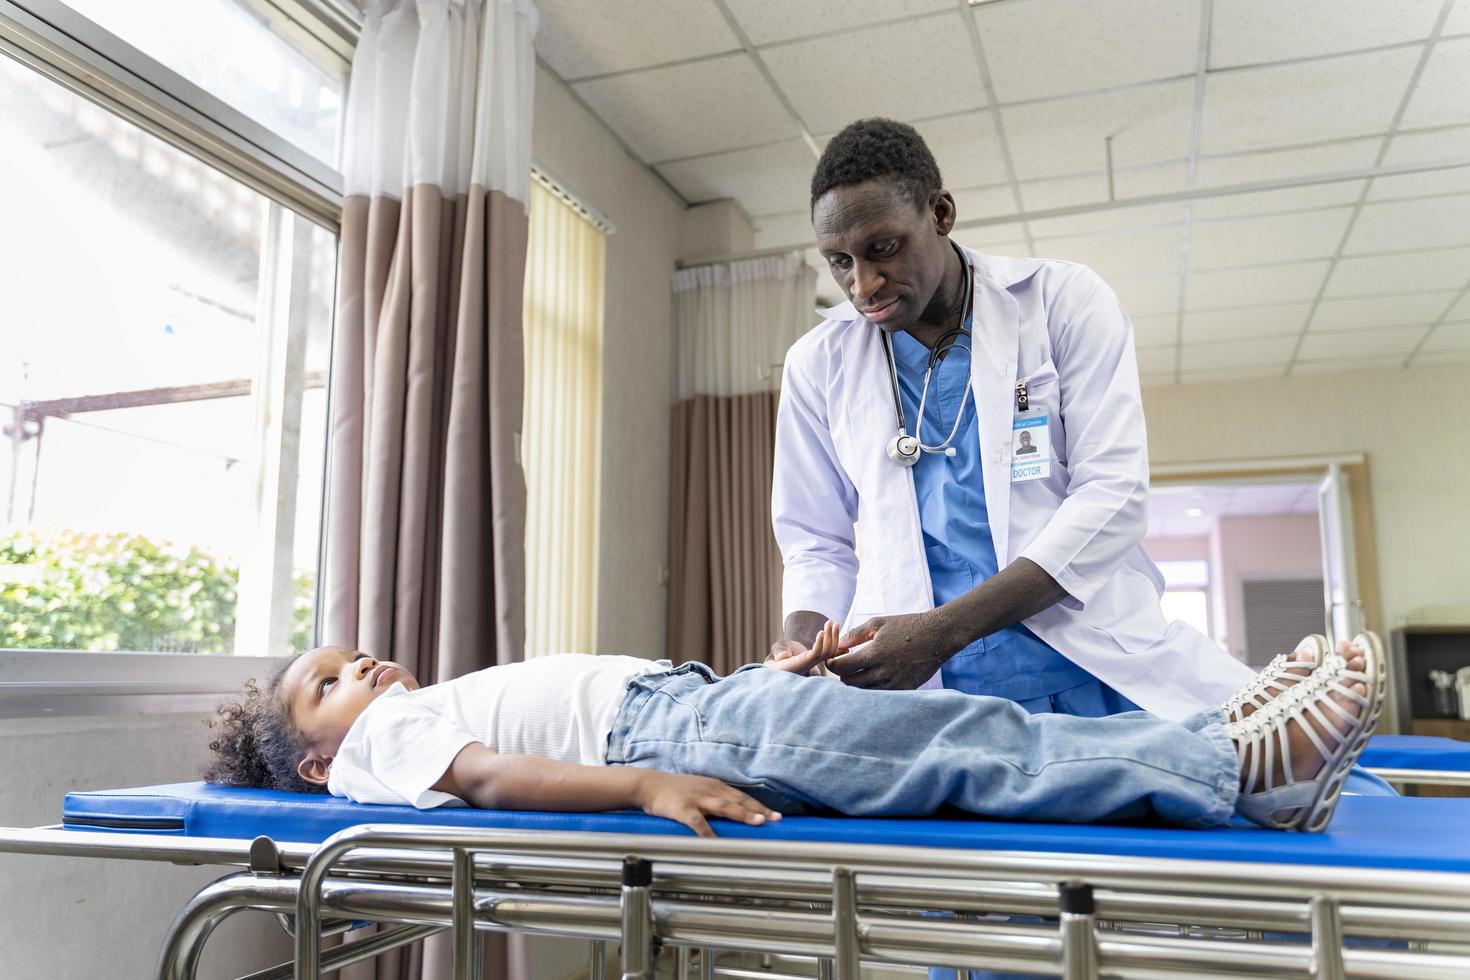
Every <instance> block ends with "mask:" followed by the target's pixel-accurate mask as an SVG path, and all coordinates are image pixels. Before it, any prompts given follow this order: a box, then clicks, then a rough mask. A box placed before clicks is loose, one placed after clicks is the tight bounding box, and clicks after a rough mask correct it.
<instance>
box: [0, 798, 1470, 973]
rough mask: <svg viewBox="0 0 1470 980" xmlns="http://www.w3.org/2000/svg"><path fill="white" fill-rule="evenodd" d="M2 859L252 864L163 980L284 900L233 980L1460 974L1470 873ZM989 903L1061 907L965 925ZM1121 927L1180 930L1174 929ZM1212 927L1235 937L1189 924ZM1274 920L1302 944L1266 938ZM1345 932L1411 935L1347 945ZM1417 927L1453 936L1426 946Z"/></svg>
mask: <svg viewBox="0 0 1470 980" xmlns="http://www.w3.org/2000/svg"><path fill="white" fill-rule="evenodd" d="M0 851H11V852H19V853H34V854H49V855H65V856H91V857H102V858H132V859H146V860H158V861H172V862H176V863H184V864H222V865H233V866H241V865H243V866H245V867H246V868H247V869H248V870H245V871H243V872H236V873H233V874H230V875H227V876H225V877H224V878H221V879H219V880H218V881H215V882H213V883H212V884H210V885H207V886H205V887H204V888H203V889H201V890H200V891H199V892H198V893H197V894H196V895H195V896H194V898H193V899H191V900H190V901H189V902H188V903H187V904H186V906H185V907H184V908H183V909H182V910H181V911H180V912H179V914H178V916H177V917H176V919H175V921H174V923H173V925H172V926H171V927H170V929H169V932H168V935H167V938H166V939H165V942H164V946H163V950H162V952H161V954H160V957H159V965H158V972H157V976H158V977H159V978H160V980H185V978H192V977H193V976H194V975H195V970H196V969H197V966H198V963H199V958H200V953H201V952H202V949H203V947H204V944H205V943H206V942H207V940H208V938H209V936H210V934H211V932H212V931H213V929H214V928H215V926H217V925H218V924H219V922H220V921H222V920H223V919H224V918H226V917H228V916H229V915H231V914H233V913H234V912H236V911H241V910H245V909H258V910H265V911H271V912H275V913H279V914H281V915H283V916H287V915H291V916H294V918H295V922H294V934H295V937H296V939H295V944H296V945H295V962H294V964H282V965H281V966H279V967H275V968H272V969H269V970H265V971H260V972H257V973H254V974H251V975H250V976H249V977H248V978H244V980H267V978H274V980H280V978H284V977H290V976H293V975H294V976H296V977H317V976H319V971H320V970H323V969H335V968H337V967H340V966H343V965H346V964H347V963H349V962H355V961H358V960H360V959H365V958H368V957H370V956H372V955H376V954H377V953H381V952H383V951H386V950H387V949H391V948H395V947H397V946H399V945H404V944H407V943H409V942H413V941H415V940H417V939H420V938H422V937H423V936H425V935H429V934H432V933H434V932H438V931H441V930H449V931H450V932H451V934H452V936H453V939H454V950H455V966H454V977H455V980H472V978H478V977H479V976H480V975H481V973H480V971H481V969H482V965H481V964H480V962H479V960H478V955H477V954H478V951H479V950H480V948H481V944H480V943H478V942H476V941H475V937H476V932H477V931H478V930H499V931H509V932H527V933H537V934H543V935H557V936H565V937H570V938H579V939H584V940H588V941H590V942H591V943H592V944H593V945H592V950H593V953H592V959H591V969H590V973H591V975H592V976H593V977H595V978H597V980H602V977H603V972H602V971H603V969H604V962H605V961H604V959H603V954H604V952H605V950H606V944H608V943H621V945H622V948H623V960H622V968H623V969H622V976H623V977H624V978H625V980H631V978H648V980H651V978H652V977H653V976H654V975H655V974H654V967H655V961H656V951H657V948H658V947H660V946H669V947H673V948H675V949H676V950H678V951H679V956H678V967H679V971H680V972H679V976H680V977H681V980H682V978H684V977H688V976H691V974H690V972H689V971H690V969H691V966H692V962H693V957H692V956H690V955H689V953H690V951H692V950H701V951H702V955H701V956H700V957H699V961H700V964H701V967H700V969H701V975H703V976H713V975H715V970H714V968H713V966H714V954H715V953H716V952H719V951H737V952H773V953H778V954H787V955H797V956H804V957H812V958H816V959H817V961H818V964H819V967H818V976H821V977H831V976H835V977H839V978H844V980H851V978H856V977H858V964H859V963H864V964H874V965H876V964H880V963H892V964H915V963H922V964H927V965H934V966H952V967H956V968H959V969H961V970H964V969H966V968H977V967H978V966H979V964H984V967H985V968H986V969H997V970H1009V971H1018V972H1026V971H1037V972H1047V973H1050V974H1052V975H1056V974H1057V973H1060V974H1061V976H1063V977H1065V978H1067V980H1081V978H1091V977H1097V976H1099V975H1100V974H1101V973H1103V972H1106V973H1107V974H1108V975H1109V976H1124V977H1162V976H1176V977H1177V976H1196V975H1204V974H1209V975H1213V976H1238V977H1252V978H1258V977H1321V978H1329V980H1335V978H1343V977H1347V976H1354V977H1357V976H1363V977H1384V978H1388V977H1392V978H1404V980H1409V978H1448V977H1465V976H1470V874H1467V873H1447V872H1434V871H1394V870H1385V869H1381V868H1377V869H1375V868H1362V869H1344V868H1333V867H1321V866H1305V865H1301V866H1299V865H1283V864H1253V863H1246V862H1234V861H1221V862H1213V861H1200V860H1177V859H1160V858H1129V857H1106V856H1096V855H1088V854H1050V853H1026V852H1001V851H980V850H969V851H966V850H954V849H943V848H925V847H915V846H903V847H897V846H892V845H879V844H813V843H810V842H797V841H781V840H768V841H755V840H734V839H717V840H706V839H696V838H689V837H667V836H650V835H633V834H612V833H588V832H577V831H565V832H551V833H548V832H543V831H527V830H502V829H495V830H486V829H477V828H464V827H429V826H414V827H407V826H399V825H373V824H366V825H361V826H358V827H353V828H350V829H348V830H344V831H342V832H339V833H337V834H335V835H333V836H332V837H330V838H329V839H328V840H326V841H325V842H323V843H322V844H320V845H312V844H291V843H284V844H276V843H275V842H273V841H271V840H270V839H269V838H257V839H256V840H255V841H254V842H246V841H244V840H220V839H209V838H189V837H177V836H166V835H151V834H136V833H128V834H114V833H99V832H90V831H81V832H79V831H74V830H58V829H53V828H38V829H34V830H0ZM935 910H943V911H945V912H948V913H953V914H954V915H953V917H948V918H936V917H934V916H933V915H932V913H933V912H934V911H935ZM982 914H1011V915H1031V916H1037V915H1040V916H1048V917H1052V918H1055V919H1057V923H1056V924H1054V925H1052V924H1040V925H1032V924H1027V923H1020V922H1009V921H1000V922H996V921H976V917H977V916H980V915H982ZM325 917H330V919H331V920H335V921H336V923H337V925H336V926H335V928H338V929H340V927H341V924H342V923H343V922H346V923H350V922H353V921H364V920H366V921H373V922H383V923H393V924H396V925H397V928H395V929H393V930H391V931H389V932H387V933H383V934H379V935H377V936H374V937H372V938H370V939H368V940H367V941H365V942H360V943H353V944H349V945H346V946H341V947H338V948H336V949H334V950H331V951H329V952H327V953H325V954H323V953H322V952H321V950H320V945H319V944H320V939H321V936H322V932H323V930H322V925H323V923H324V922H325V921H327V920H326V918H325ZM1112 923H1134V924H1140V923H1150V924H1171V925H1173V926H1174V927H1176V929H1175V932H1176V933H1177V934H1176V935H1158V934H1151V935H1140V934H1135V933H1123V932H1115V931H1110V924H1112ZM1186 924H1187V927H1188V928H1186ZM1220 930H1231V931H1239V932H1240V933H1241V934H1243V935H1244V936H1245V937H1247V938H1243V939H1240V940H1225V939H1220V938H1193V937H1196V936H1198V935H1199V934H1200V933H1201V932H1204V933H1205V934H1206V935H1212V936H1218V935H1219V934H1220V933H1219V931H1220ZM1157 931H1158V930H1155V932H1157ZM1267 931H1271V932H1286V933H1300V934H1304V935H1306V936H1308V937H1309V940H1310V941H1309V942H1303V943H1288V942H1276V941H1265V940H1263V939H1262V938H1261V937H1260V933H1262V932H1267ZM1344 936H1354V937H1370V938H1371V937H1381V938H1393V939H1400V940H1410V941H1411V942H1410V943H1409V944H1408V945H1407V946H1405V947H1403V948H1396V949H1386V948H1385V949H1380V948H1364V947H1352V946H1346V945H1344V943H1343V937H1344ZM1427 942H1437V943H1445V944H1450V947H1451V948H1450V951H1448V952H1440V953H1431V952H1426V951H1424V949H1423V948H1422V947H1423V945H1424V943H1427ZM1456 946H1458V947H1460V948H1454V947H1456ZM962 975H963V974H962Z"/></svg>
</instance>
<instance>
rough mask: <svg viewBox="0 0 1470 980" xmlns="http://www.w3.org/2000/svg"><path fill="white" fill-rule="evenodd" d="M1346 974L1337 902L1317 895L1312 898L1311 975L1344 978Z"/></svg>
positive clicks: (1320, 979)
mask: <svg viewBox="0 0 1470 980" xmlns="http://www.w3.org/2000/svg"><path fill="white" fill-rule="evenodd" d="M1346 975H1347V974H1346V971H1345V970H1344V969H1343V963H1342V918H1341V917H1340V916H1339V915H1338V911H1337V902H1336V900H1334V899H1331V898H1328V897H1327V896H1325V895H1318V896H1316V897H1315V898H1313V899H1312V976H1313V977H1315V978H1316V980H1344V977H1345V976H1346Z"/></svg>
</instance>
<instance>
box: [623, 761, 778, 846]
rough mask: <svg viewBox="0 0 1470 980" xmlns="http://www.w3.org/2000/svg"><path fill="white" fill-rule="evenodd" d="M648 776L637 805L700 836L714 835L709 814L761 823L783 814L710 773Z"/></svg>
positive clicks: (647, 773)
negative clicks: (678, 823)
mask: <svg viewBox="0 0 1470 980" xmlns="http://www.w3.org/2000/svg"><path fill="white" fill-rule="evenodd" d="M642 774H643V775H644V776H646V779H645V780H644V781H643V783H642V786H641V791H640V792H639V794H638V805H639V806H641V807H642V808H643V812H644V813H646V814H648V815H649V816H652V817H668V818H669V819H670V820H677V821H679V822H680V823H682V824H683V825H684V826H686V827H689V828H691V829H692V830H693V831H694V832H695V833H696V834H698V835H699V836H701V837H713V836H715V832H714V831H713V830H711V829H710V826H709V821H708V820H706V819H705V818H706V817H724V818H725V819H726V820H738V821H739V822H740V823H745V824H750V825H751V826H752V827H759V826H760V825H761V824H763V823H765V822H766V821H768V820H780V819H781V814H779V813H777V812H776V811H775V810H772V809H770V808H769V807H766V806H763V805H761V804H760V803H759V802H757V801H756V800H754V799H752V798H751V797H749V796H746V795H745V794H744V793H742V792H740V790H738V789H736V788H735V787H733V786H726V785H725V784H724V783H722V782H720V781H719V780H718V779H710V778H709V777H707V776H681V775H676V774H674V773H670V772H659V771H657V770H653V769H648V770H643V771H642Z"/></svg>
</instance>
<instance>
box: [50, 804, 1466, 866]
mask: <svg viewBox="0 0 1470 980" xmlns="http://www.w3.org/2000/svg"><path fill="white" fill-rule="evenodd" d="M62 814H63V825H64V826H65V827H66V828H68V829H76V830H105V831H110V832H134V833H149V834H177V835H187V836H193V837H223V838H244V839H250V838H254V837H256V836H259V835H261V834H265V835H268V836H270V837H271V838H273V839H275V840H277V841H281V842H295V843H306V844H314V843H319V842H321V841H322V840H325V839H326V838H327V837H329V836H331V835H332V834H333V833H335V832H337V831H339V830H342V829H344V828H346V827H351V826H354V825H356V824H362V823H375V824H417V825H428V824H436V825H454V826H469V827H483V828H486V829H492V828H494V829H507V828H514V829H524V830H542V831H595V832H606V833H626V834H689V833H691V831H689V830H688V829H687V828H685V827H683V826H682V825H681V824H677V823H675V822H673V821H671V820H665V819H662V818H659V817H650V816H646V815H644V814H641V813H623V812H620V813H540V812H533V811H502V810H474V809H469V808H464V807H441V808H438V809H434V810H416V809H414V808H412V807H406V806H383V805H364V804H359V803H351V802H349V801H347V800H344V799H339V798H337V797H332V796H317V795H309V794H300V793H287V792H280V791H276V790H260V789H237V788H231V787H225V786H213V785H209V784H207V783H198V782H194V783H172V784H167V785H161V786H142V787H138V788H135V789H113V790H98V791H93V792H74V793H68V794H67V796H66V800H65V803H64V805H63V809H62ZM711 825H712V826H713V827H714V829H715V831H716V833H717V834H719V835H720V836H722V837H739V838H765V839H768V840H796V841H813V842H816V841H822V842H829V843H855V844H887V845H898V846H911V847H950V848H966V849H974V850H991V851H1044V852H1053V853H1064V854H1093V855H1106V856H1127V857H1154V858H1178V859H1195V860H1212V861H1256V862H1270V863H1280V864H1304V865H1330V866H1333V867H1353V868H1394V869H1401V870H1421V871H1450V872H1463V873H1470V834H1467V833H1466V832H1465V829H1466V828H1467V827H1470V799H1452V798H1408V797H1405V798H1400V797H1366V796H1363V797H1345V798H1344V799H1343V800H1342V801H1341V803H1340V805H1339V807H1338V810H1337V816H1336V818H1335V819H1334V820H1333V822H1332V825H1331V827H1330V828H1329V829H1328V831H1327V832H1326V833H1323V834H1289V833H1282V832H1280V831H1273V830H1263V829H1261V828H1258V827H1253V826H1249V825H1246V824H1243V823H1242V824H1239V825H1236V824H1232V825H1231V826H1229V827H1221V828H1216V829H1212V830H1190V829H1185V828H1181V827H1169V826H1160V825H1142V824H1093V825H1077V824H1048V823H1012V822H1002V821H996V820H985V819H981V818H978V817H967V816H963V815H961V816H959V817H957V818H952V819H935V818H924V819H897V818H895V819H859V818H851V817H787V818H785V819H783V820H781V821H779V822H776V823H772V824H769V825H766V826H762V827H748V826H745V825H743V824H736V823H731V822H728V821H721V820H713V821H711Z"/></svg>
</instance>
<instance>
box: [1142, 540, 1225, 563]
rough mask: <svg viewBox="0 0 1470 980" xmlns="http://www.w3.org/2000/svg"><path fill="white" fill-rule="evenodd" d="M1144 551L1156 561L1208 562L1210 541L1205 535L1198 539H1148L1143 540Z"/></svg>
mask: <svg viewBox="0 0 1470 980" xmlns="http://www.w3.org/2000/svg"><path fill="white" fill-rule="evenodd" d="M1143 550H1144V551H1147V552H1148V556H1149V557H1150V558H1152V559H1153V560H1154V561H1208V560H1209V558H1210V539H1209V536H1208V535H1204V534H1201V535H1198V536H1196V537H1179V536H1171V537H1160V538H1153V537H1148V538H1144V539H1143Z"/></svg>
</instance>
